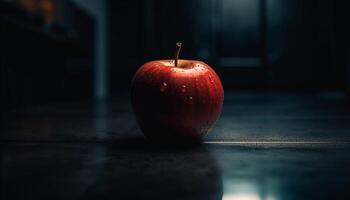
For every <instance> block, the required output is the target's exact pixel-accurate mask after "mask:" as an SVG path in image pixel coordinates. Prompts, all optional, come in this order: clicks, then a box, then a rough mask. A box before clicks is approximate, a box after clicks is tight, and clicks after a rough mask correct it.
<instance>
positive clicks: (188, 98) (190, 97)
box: [186, 96, 193, 104]
mask: <svg viewBox="0 0 350 200" xmlns="http://www.w3.org/2000/svg"><path fill="white" fill-rule="evenodd" d="M186 102H187V103H188V104H193V97H192V96H187V98H186Z"/></svg>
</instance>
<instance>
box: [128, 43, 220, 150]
mask: <svg viewBox="0 0 350 200" xmlns="http://www.w3.org/2000/svg"><path fill="white" fill-rule="evenodd" d="M180 48H181V43H177V51H176V56H175V59H174V60H158V61H151V62H148V63H146V64H144V65H143V66H142V67H141V68H140V69H139V70H138V71H137V72H136V74H135V76H134V78H133V81H132V87H131V101H132V106H133V110H134V113H135V116H136V119H137V121H138V123H139V126H140V128H141V129H142V131H143V133H144V135H145V136H146V138H148V139H151V140H153V141H157V142H166V143H169V142H170V143H173V142H174V143H178V142H180V143H182V142H186V143H187V142H197V141H199V140H200V139H201V138H202V137H203V136H205V135H206V134H207V133H208V131H209V130H210V128H211V127H212V125H213V124H214V123H215V122H216V120H217V119H218V118H219V116H220V113H221V108H222V104H223V100H224V90H223V87H222V84H221V81H220V78H219V77H218V75H217V74H216V73H215V71H214V70H213V69H212V68H211V67H210V66H208V65H207V64H205V63H204V62H201V61H196V60H178V54H179V51H180Z"/></svg>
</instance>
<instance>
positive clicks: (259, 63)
mask: <svg viewBox="0 0 350 200" xmlns="http://www.w3.org/2000/svg"><path fill="white" fill-rule="evenodd" d="M110 5H111V6H110V8H111V15H112V16H111V24H112V32H111V37H112V41H111V46H112V47H111V48H112V49H111V54H112V55H111V57H112V61H111V63H112V68H113V72H112V74H111V76H112V82H113V83H112V89H114V90H117V89H120V88H128V86H129V84H130V81H131V78H132V75H133V74H134V73H135V71H136V70H137V68H138V67H140V66H141V65H142V64H143V63H144V62H146V61H149V60H155V59H162V58H171V57H172V56H173V51H174V44H175V42H176V41H181V42H183V44H184V48H183V51H182V53H181V57H183V58H188V59H199V60H203V61H205V62H207V63H209V64H210V65H212V67H213V68H215V69H216V71H217V72H218V73H219V74H220V76H221V78H222V80H223V82H224V87H225V88H227V89H228V88H232V89H282V90H284V89H288V90H289V89H293V90H329V89H330V90H334V89H345V87H346V67H345V66H346V63H345V60H347V57H348V56H346V52H347V51H348V48H347V46H349V41H348V39H347V36H346V34H347V33H348V32H347V29H348V28H347V26H348V25H347V23H346V20H347V19H349V14H348V12H347V9H348V8H350V7H349V5H348V3H346V2H344V3H342V2H333V1H327V0H311V1H303V0H285V1H280V0H251V1H246V0H208V1H201V0H177V1H175V0H172V1H161V0H149V1H137V0H130V1H121V2H119V1H110Z"/></svg>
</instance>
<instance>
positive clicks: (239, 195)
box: [222, 177, 277, 200]
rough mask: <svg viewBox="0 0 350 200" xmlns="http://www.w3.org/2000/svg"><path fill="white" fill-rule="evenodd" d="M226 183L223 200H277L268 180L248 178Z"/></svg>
mask: <svg viewBox="0 0 350 200" xmlns="http://www.w3.org/2000/svg"><path fill="white" fill-rule="evenodd" d="M223 181H224V188H223V189H224V194H223V197H222V200H277V199H276V198H275V195H273V193H271V192H273V190H271V189H272V188H271V187H269V184H267V182H266V180H264V179H261V178H254V177H247V178H243V177H242V178H237V179H235V181H233V180H225V179H224V180H223Z"/></svg>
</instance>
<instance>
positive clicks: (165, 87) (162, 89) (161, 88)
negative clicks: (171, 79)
mask: <svg viewBox="0 0 350 200" xmlns="http://www.w3.org/2000/svg"><path fill="white" fill-rule="evenodd" d="M167 87H168V84H167V83H166V82H163V83H162V84H161V85H160V87H159V90H160V91H161V92H165V90H166V89H167Z"/></svg>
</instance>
